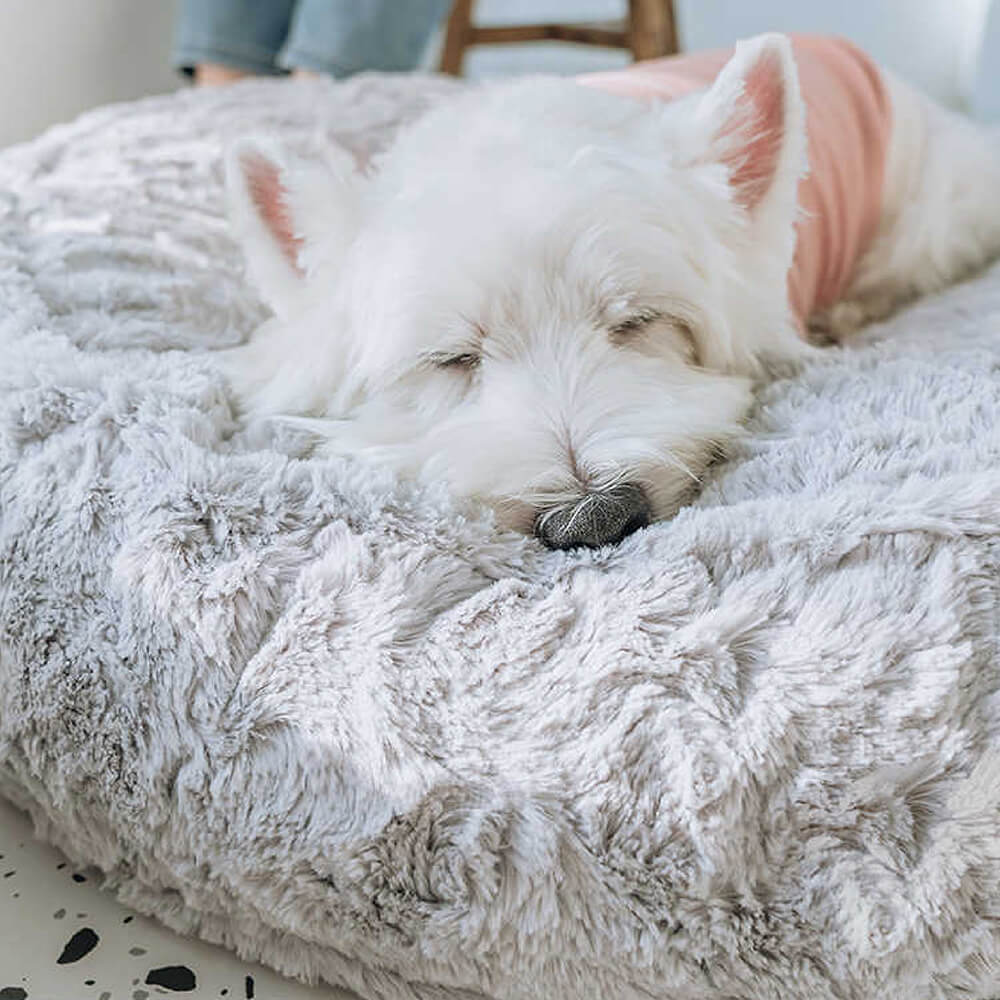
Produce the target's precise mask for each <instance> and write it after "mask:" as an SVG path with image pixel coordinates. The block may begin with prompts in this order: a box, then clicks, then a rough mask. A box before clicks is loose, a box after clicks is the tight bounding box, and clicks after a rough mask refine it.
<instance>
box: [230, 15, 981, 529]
mask: <svg viewBox="0 0 1000 1000" xmlns="http://www.w3.org/2000/svg"><path fill="white" fill-rule="evenodd" d="M227 185H228V192H229V202H230V214H231V219H232V224H233V227H234V229H235V232H236V233H237V234H238V236H239V238H240V239H241V240H242V242H243V246H244V250H245V254H246V258H247V261H248V264H249V268H250V272H251V275H252V277H253V279H254V280H255V281H256V283H257V285H258V287H259V289H260V291H261V293H262V295H263V296H264V298H265V299H266V301H267V302H268V303H269V305H270V306H271V307H272V309H273V311H274V314H275V315H274V319H273V320H271V321H269V322H268V323H267V324H265V325H264V326H263V327H262V328H261V329H260V330H259V331H258V332H257V333H256V334H255V335H254V337H253V338H252V339H251V341H250V342H249V343H248V344H247V345H245V346H244V347H241V348H238V349H236V350H235V351H233V352H230V354H229V356H228V358H227V367H228V370H229V373H230V375H231V377H232V380H233V383H234V385H235V387H236V389H237V392H238V394H239V395H240V396H241V398H242V400H243V404H244V405H245V407H246V409H247V410H248V411H249V412H250V413H254V414H273V415H284V416H286V417H299V418H303V419H302V422H304V423H306V424H307V425H308V426H309V427H311V428H312V429H313V430H315V431H316V433H317V434H318V435H319V437H320V439H321V443H322V447H323V448H325V449H326V450H327V451H329V452H332V453H338V454H352V455H360V456H364V457H367V458H370V459H372V460H375V461H378V462H383V463H389V464H390V465H392V466H393V467H394V468H396V469H397V470H399V472H401V473H402V474H404V475H423V476H430V477H435V478H438V479H442V478H443V479H444V480H446V481H447V482H448V484H450V487H451V489H452V490H453V491H454V492H455V493H457V494H459V495H461V496H466V497H472V498H476V499H479V500H481V501H483V502H485V503H487V504H489V505H490V506H492V507H493V508H494V509H495V511H496V513H497V518H498V521H499V523H500V524H502V525H504V526H506V527H510V528H514V529H516V530H520V531H523V532H533V533H535V534H537V536H538V537H539V538H540V539H541V541H542V542H544V543H545V544H546V545H548V546H550V547H554V548H571V547H575V546H598V545H602V544H608V543H614V542H617V541H619V540H620V539H622V538H623V537H625V536H626V535H627V534H629V533H630V532H632V531H634V530H635V529H637V528H639V527H642V526H643V525H645V524H647V523H649V522H651V521H654V520H656V519H660V518H665V517H668V516H670V515H671V514H673V513H674V512H675V511H676V509H677V507H678V506H679V505H680V504H681V503H682V502H683V501H684V499H685V498H686V497H687V496H688V495H689V494H690V490H691V486H692V483H696V482H697V480H698V477H699V475H700V473H701V472H703V470H704V468H705V466H706V465H707V463H708V462H709V461H710V460H711V458H712V457H713V455H716V454H718V452H719V449H720V448H724V446H725V444H726V442H727V441H728V440H730V439H731V438H732V437H733V435H735V434H736V433H738V431H739V427H740V423H741V421H742V420H743V418H744V417H745V415H746V414H747V411H748V409H749V407H750V403H751V387H752V384H753V382H754V380H755V379H756V378H758V377H759V376H760V375H761V373H762V372H763V371H764V370H765V369H766V367H767V366H768V365H769V363H771V362H779V363H785V362H792V363H798V362H800V361H801V360H803V359H804V358H808V357H809V356H811V353H813V352H815V351H816V350H817V348H816V347H815V346H813V343H811V341H815V340H816V337H817V335H819V336H821V337H823V338H826V339H829V338H834V339H837V338H840V337H842V336H843V335H844V334H845V333H847V332H849V331H850V330H852V329H854V328H856V327H857V326H859V325H860V324H862V323H864V322H866V321H869V320H871V319H874V318H879V317H883V316H885V315H887V314H888V313H890V312H891V311H892V310H893V309H894V308H895V307H896V306H897V305H898V304H899V303H901V302H903V301H906V300H907V299H910V298H912V297H913V296H915V295H919V294H922V293H925V292H928V291H932V290H934V289H938V288H941V287H942V286H943V285H945V284H947V283H948V282H951V281H954V280H956V279H957V278H959V277H961V276H963V275H965V274H967V273H969V272H970V271H971V270H973V269H975V268H977V267H979V266H981V265H982V264H983V263H984V262H985V261H986V260H988V259H989V257H990V256H992V255H993V254H994V253H995V252H997V251H998V250H1000V210H997V207H996V206H997V192H998V191H1000V152H998V148H997V146H996V145H995V144H994V142H993V141H992V140H991V139H989V138H988V137H987V135H986V133H985V132H983V131H981V130H978V129H977V128H975V127H974V126H973V125H972V124H971V123H970V122H968V121H966V120H964V119H962V118H961V117H959V116H957V115H955V114H953V113H951V112H949V111H947V110H945V109H943V108H941V107H939V106H937V105H935V104H934V103H932V102H931V101H929V100H928V99H927V98H925V97H923V96H922V95H920V94H918V93H917V92H916V91H914V90H912V89H911V88H910V87H908V86H907V85H906V84H904V83H903V82H902V81H900V80H898V79H897V78H896V77H894V76H893V75H891V74H890V73H889V72H887V71H885V70H882V69H879V68H878V67H877V66H876V65H875V64H874V63H873V62H872V61H871V60H870V59H869V58H868V57H867V56H865V55H864V54H863V53H862V52H860V51H858V50H857V49H856V48H854V47H853V46H852V45H850V44H849V43H847V42H845V41H842V40H838V39H832V38H815V37H791V38H790V37H787V36H784V35H764V36H760V37H757V38H754V39H752V40H750V41H747V42H743V43H741V44H739V45H737V46H736V48H735V51H734V52H726V53H718V52H710V53H704V54H698V55H688V56H681V57H675V58H670V59H663V60H654V61H651V62H647V63H640V64H637V65H636V66H634V67H631V68H629V69H627V70H624V71H621V72H616V73H607V74H595V75H590V76H586V77H580V78H576V79H559V78H531V79H524V80H520V81H515V82H509V83H503V84H499V85H492V86H484V87H478V88H474V89H473V88H470V89H469V90H467V91H465V92H463V93H462V94H461V95H459V96H457V97H453V98H451V99H449V100H446V101H444V102H443V103H441V104H440V105H439V106H437V107H436V108H435V109H433V110H431V111H430V112H429V113H427V114H426V115H425V116H424V117H423V118H421V119H419V120H418V121H417V122H415V123H414V124H413V125H411V126H410V127H409V128H408V129H407V130H405V131H404V132H403V133H402V134H401V135H400V136H399V137H398V139H397V140H396V142H395V143H394V145H393V146H392V147H391V148H390V149H389V150H388V151H387V153H386V154H384V156H383V157H382V158H381V159H380V161H379V162H378V163H377V164H376V169H375V170H374V171H372V172H366V173H361V172H359V171H357V170H356V169H355V165H354V162H353V160H352V159H351V158H350V157H349V156H348V155H347V154H346V153H343V152H338V151H336V150H332V149H331V150H330V151H329V154H328V155H327V156H326V157H325V159H324V161H323V162H301V161H299V162H296V161H294V160H291V159H289V158H288V157H287V156H285V155H284V154H283V153H282V152H281V151H280V150H277V149H273V148H270V147H269V146H268V145H266V144H262V143H260V142H255V141H243V142H241V143H239V144H238V145H237V146H236V147H235V148H234V149H232V150H231V152H230V155H229V158H228V166H227ZM304 418H308V419H304Z"/></svg>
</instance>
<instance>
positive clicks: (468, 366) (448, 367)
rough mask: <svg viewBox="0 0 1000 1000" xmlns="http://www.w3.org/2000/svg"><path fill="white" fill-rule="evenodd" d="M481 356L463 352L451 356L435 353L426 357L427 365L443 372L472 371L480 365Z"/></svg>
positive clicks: (444, 353)
mask: <svg viewBox="0 0 1000 1000" xmlns="http://www.w3.org/2000/svg"><path fill="white" fill-rule="evenodd" d="M482 360H483V357H482V355H481V354H476V353H475V352H473V351H464V352H461V353H455V354H451V353H448V352H446V351H436V352H434V353H433V354H428V355H427V356H426V361H427V363H428V364H430V365H433V366H434V367H435V368H440V369H442V370H445V371H474V370H475V369H476V368H478V367H479V365H480V364H481V363H482Z"/></svg>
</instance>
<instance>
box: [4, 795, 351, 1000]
mask: <svg viewBox="0 0 1000 1000" xmlns="http://www.w3.org/2000/svg"><path fill="white" fill-rule="evenodd" d="M157 996H178V997H180V996H191V997H197V998H199V1000H201V998H208V997H226V998H227V1000H251V998H252V1000H357V998H356V997H354V996H353V994H349V993H344V992H342V991H338V990H329V989H308V988H307V987H304V986H301V985H300V984H298V983H293V982H289V981H288V980H286V979H282V978H281V977H280V976H278V975H276V974H275V973H273V972H269V971H267V970H265V969H262V968H261V967H260V966H256V965H248V964H247V963H245V962H241V961H239V960H238V959H237V958H236V957H235V956H233V955H231V954H230V953H229V952H227V951H223V950H222V949H219V948H213V947H211V946H209V945H205V944H202V943H201V942H199V941H192V940H190V939H188V938H181V937H178V936H177V935H176V934H173V933H172V932H170V931H168V930H167V929H166V928H164V927H161V926H159V925H158V924H157V923H156V922H155V921H153V920H147V919H146V918H145V917H140V916H139V915H137V914H135V913H132V912H131V911H130V910H128V909H126V908H125V907H123V906H121V905H120V904H119V903H117V902H116V901H115V899H114V898H113V897H112V896H110V895H109V894H108V893H105V892H101V891H100V889H99V888H98V887H97V884H96V882H95V879H94V873H92V872H88V871H82V872H81V871H74V870H72V869H71V868H70V867H69V866H68V865H67V863H66V861H65V859H64V858H63V857H62V855H60V854H59V853H58V852H57V851H54V850H53V849H52V848H51V847H48V846H46V845H44V844H41V843H39V842H38V841H36V840H35V839H34V838H33V836H32V833H31V825H30V823H29V821H28V819H27V817H26V816H24V814H23V813H20V812H18V810H16V809H14V808H13V807H12V806H10V805H8V804H7V803H6V802H4V801H3V800H0V1000H151V998H153V997H157Z"/></svg>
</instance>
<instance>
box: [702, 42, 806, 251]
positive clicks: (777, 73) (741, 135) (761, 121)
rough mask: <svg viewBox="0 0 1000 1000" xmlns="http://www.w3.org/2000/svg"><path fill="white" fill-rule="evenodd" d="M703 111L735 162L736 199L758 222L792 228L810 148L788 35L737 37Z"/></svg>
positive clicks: (731, 165)
mask: <svg viewBox="0 0 1000 1000" xmlns="http://www.w3.org/2000/svg"><path fill="white" fill-rule="evenodd" d="M697 114H698V117H699V118H700V119H701V121H702V123H703V124H705V125H706V126H707V127H708V129H709V143H710V148H711V150H712V155H713V157H714V158H715V159H717V160H719V161H721V162H722V163H723V164H724V165H725V166H726V168H727V169H728V172H729V183H730V185H731V187H732V190H733V199H734V201H736V202H737V204H739V205H741V206H742V207H743V208H745V209H746V210H747V212H748V213H749V215H750V216H751V218H752V219H753V220H754V222H755V223H756V224H759V225H762V226H765V227H772V226H773V227H775V228H776V229H781V230H784V229H790V228H791V227H792V226H793V224H794V221H795V212H796V205H797V195H798V184H799V180H800V178H801V177H802V176H803V174H804V173H805V170H806V166H807V153H806V129H805V108H804V105H803V102H802V95H801V92H800V89H799V80H798V73H797V71H796V68H795V57H794V55H793V53H792V44H791V41H790V40H789V39H788V37H787V36H786V35H778V34H767V35H758V36H757V37H756V38H752V39H750V40H749V41H745V42H740V43H739V44H737V46H736V51H735V52H734V54H733V56H732V58H731V59H730V60H729V62H728V63H726V65H725V66H724V67H723V68H722V71H721V72H720V73H719V76H718V77H717V79H716V81H715V83H714V84H713V85H712V87H711V88H710V89H709V90H708V91H707V92H706V93H705V95H704V96H703V97H702V99H701V102H700V104H699V106H698V110H697ZM775 235H776V234H775Z"/></svg>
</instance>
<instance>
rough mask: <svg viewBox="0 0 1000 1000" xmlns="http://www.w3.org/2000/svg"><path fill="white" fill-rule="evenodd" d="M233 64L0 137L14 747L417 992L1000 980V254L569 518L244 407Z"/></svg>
mask: <svg viewBox="0 0 1000 1000" xmlns="http://www.w3.org/2000/svg"><path fill="white" fill-rule="evenodd" d="M448 86H449V84H446V83H444V82H441V81H430V80H421V79H414V80H411V79H407V78H395V79H392V78H378V77H375V78H362V79H358V80H355V81H353V82H351V83H349V84H345V85H340V86H334V85H331V84H328V83H322V82H319V83H276V82H264V83H250V84H245V85H241V86H238V87H235V88H233V89H231V90H228V91H216V92H204V93H184V94H180V95H177V96H172V97H165V98H160V99H154V100H150V101H145V102H141V103H138V104H132V105H125V106H121V107H116V108H109V109H104V110H101V111H98V112H95V113H93V114H90V115H87V116H85V117H84V118H82V119H80V120H79V121H78V122H76V123H74V124H72V125H69V126H66V127H63V128H58V129H56V130H54V131H52V132H50V133H49V134H48V135H46V136H44V137H42V138H41V139H39V140H37V141H36V142H34V143H31V144H29V145H27V146H24V147H21V148H18V149H14V150H10V151H7V152H5V153H3V154H2V155H0V295H2V298H0V302H2V313H0V387H2V388H0V393H2V394H0V790H2V791H3V793H4V794H5V795H7V796H8V797H10V798H11V799H13V800H14V801H15V802H17V803H19V804H20V805H22V806H24V807H26V808H27V809H29V810H30V811H31V813H32V815H33V817H34V819H35V822H36V825H37V828H38V830H39V831H40V833H41V834H42V836H44V837H47V838H48V839H50V840H51V841H53V842H54V843H56V844H57V845H59V846H60V847H61V848H62V849H63V850H64V851H65V852H66V853H67V854H68V855H69V856H70V857H71V858H72V859H73V860H74V862H76V863H78V864H93V865H95V866H97V867H98V868H99V869H101V870H102V871H103V872H104V874H105V882H106V885H107V886H108V887H109V888H111V889H112V890H114V891H116V892H117V893H118V894H119V896H120V897H121V898H122V899H123V900H124V901H125V902H127V903H129V904H131V905H132V906H134V907H136V908H138V909H140V910H142V911H144V912H147V913H150V914H155V915H156V916H157V917H158V918H159V919H160V920H162V921H163V922H165V923H166V924H168V925H170V926H171V927H174V928H178V929H180V930H182V931H186V932H190V933H192V934H196V935H200V936H201V937H204V938H206V939H209V940H211V941H217V942H222V943H224V944H226V945H228V946H229V947H231V948H234V949H236V950H237V951H238V952H239V953H240V954H241V955H244V956H247V957H250V958H259V959H260V960H262V961H264V962H266V963H269V964H271V965H273V966H275V967H276V968H278V969H280V970H282V971H285V972H288V973H293V974H295V975H298V976H301V977H303V978H306V979H312V980H318V979H323V980H327V981H329V982H331V983H336V984H343V985H346V986H349V987H350V988H353V989H354V990H356V991H357V992H358V993H360V994H361V995H362V996H364V997H369V998H386V1000H402V998H421V1000H432V998H435V1000H445V998H452V1000H454V998H458V997H473V996H482V995H487V996H492V997H497V998H500V997H502V998H511V1000H515V998H516V1000H528V998H557V997H558V998H568V997H574V998H575V997H581V998H588V1000H589V998H592V997H615V998H617V1000H630V998H633V1000H638V998H644V1000H648V998H649V997H661V998H667V997H669V998H671V1000H688V998H691V1000H694V998H709V997H719V998H721V997H728V998H735V997H739V998H753V1000H758V998H760V1000H763V998H775V1000H777V998H781V1000H824V998H830V1000H834V998H836V1000H848V998H859V1000H860V998H864V1000H888V998H890V997H891V998H902V997H906V998H907V1000H932V998H934V1000H938V998H942V1000H943V998H958V997H964V998H968V997H988V996H990V995H992V994H993V993H995V992H1000V989H998V983H1000V931H998V927H1000V924H998V921H997V917H998V916H1000V756H998V755H997V753H996V748H997V746H998V729H1000V699H998V687H1000V685H998V681H1000V670H998V658H997V649H996V640H997V632H998V617H997V616H998V612H997V608H998V603H997V598H998V592H997V591H998V582H997V581H998V573H997V570H998V543H997V534H998V528H1000V433H998V430H997V414H998V412H1000V271H997V270H994V271H992V272H991V273H990V274H987V275H986V276H984V277H982V278H980V279H978V280H976V281H974V282H971V283H969V284H967V285H965V286H963V287H960V288H956V289H953V290H951V291H949V292H948V293H946V294H945V295H943V296H941V297H939V298H936V299H934V300H930V301H927V302H924V303H921V304H919V305H917V306H916V307H915V308H913V309H911V310H909V311H908V312H906V313H905V314H903V315H901V316H900V317H898V318H897V319H896V320H894V321H893V322H891V323H889V324H887V325H885V326H883V327H880V328H877V329H874V330H871V331H869V332H868V333H867V334H866V335H865V336H863V337H862V338H860V339H859V340H858V341H857V343H856V344H855V345H854V346H852V347H851V348H849V349H846V350H831V351H830V353H829V354H828V355H827V356H826V357H825V358H824V359H823V360H822V361H821V362H820V363H819V364H817V365H815V366H814V367H812V368H810V369H809V370H808V371H806V372H804V373H803V374H801V375H799V376H797V377H794V378H783V379H777V380H775V381H774V382H773V383H772V384H771V385H769V386H767V387H766V388H763V389H762V390H761V393H760V397H759V406H758V408H757V410H756V411H755V413H754V415H753V418H752V421H751V427H750V432H749V434H748V436H747V437H746V439H745V440H744V441H743V442H742V443H741V444H740V445H739V447H738V449H737V451H736V452H735V453H734V454H733V456H732V457H731V459H730V460H729V461H728V462H726V463H724V464H721V465H719V466H718V467H717V468H715V469H714V470H713V471H712V474H711V476H710V478H709V481H708V482H707V483H706V486H705V489H704V491H703V493H702V494H701V496H700V497H699V498H698V500H697V501H696V502H695V503H694V504H693V505H692V506H690V507H689V508H687V509H685V510H684V511H682V513H681V514H680V515H679V516H678V517H677V518H676V519H675V520H673V521H672V522H670V523H667V524H660V525H656V526H654V527H652V528H651V529H649V530H646V531H642V532H640V533H638V534H636V535H634V536H632V537H631V538H629V539H628V540H627V541H626V542H625V543H624V544H622V545H621V546H619V547H618V548H616V549H613V550H607V551H600V552H596V553H575V554H565V553H550V552H544V551H542V550H541V549H540V548H539V547H538V546H537V545H535V543H534V542H532V541H529V540H524V539H520V538H516V537H513V536H509V535H503V534H500V533H498V532H497V531H495V530H494V528H493V527H492V525H491V523H490V521H489V519H488V517H486V516H485V515H482V516H480V515H476V514H474V513H473V514H470V513H468V512H464V513H463V512H462V511H459V510H455V509H452V508H451V507H450V506H449V502H448V500H447V498H446V497H445V496H444V495H441V494H439V493H436V492H434V491H433V490H420V489H417V488H414V487H412V486H407V485H405V484H399V483H396V482H394V481H393V480H392V479H391V478H390V477H389V476H388V475H387V474H384V473H381V472H377V471H373V470H370V469H365V468H362V467H360V466H357V465H354V464H351V463H349V462H346V461H335V460H323V461H320V460H316V459H312V458H310V457H309V455H308V452H307V442H306V441H305V440H303V439H302V438H300V437H298V436H296V435H295V434H294V433H292V432H290V431H285V432H280V433H279V432H278V431H276V430H269V429H268V428H266V427H263V428H261V427H258V428H255V429H254V430H253V431H246V430H243V429H241V428H240V427H238V425H237V424H236V422H235V421H234V418H233V412H232V408H231V402H232V401H231V399H230V397H229V394H228V392H227V388H226V386H225V384H224V382H223V380H222V378H221V376H220V375H219V373H218V371H217V369H216V367H215V366H214V365H213V363H212V351H213V349H216V348H219V347H222V346H227V345H231V344H233V343H235V342H236V341H238V340H239V339H240V338H242V337H243V336H245V335H246V334H247V333H248V332H249V331H250V329H251V328H252V327H253V326H254V325H255V323H257V322H258V321H259V320H260V318H261V316H262V308H261V306H260V304H259V303H258V302H257V301H256V299H255V298H254V296H253V294H252V293H251V292H250V291H249V290H248V289H247V288H246V287H245V286H244V284H243V283H242V281H241V277H240V274H241V265H240V261H239V258H238V254H237V251H236V249H235V247H234V246H233V244H232V243H231V241H230V239H229V237H228V234H227V231H226V226H225V223H224V221H223V220H222V218H221V215H220V205H221V197H220V170H219V152H220V144H221V142H223V141H224V140H225V139H227V138H230V137H233V136H235V135H238V134H243V133H245V132H248V131H257V130H260V129H264V130H267V131H270V132H272V133H275V134H277V135H278V136H280V137H284V138H285V139H286V140H287V141H290V142H291V143H293V144H295V145H300V146H308V145H309V144H310V143H312V142H313V141H315V139H316V138H317V136H318V135H325V136H326V137H330V138H333V139H334V140H335V141H340V142H343V143H345V144H346V145H349V146H350V147H351V148H353V149H355V150H357V151H358V152H359V155H367V154H369V153H370V152H371V151H372V150H375V149H377V148H378V147H379V146H380V145H381V144H383V143H384V142H386V141H387V139H388V137H389V135H390V134H391V132H392V128H393V127H394V126H395V124H397V123H398V121H399V120H400V119H401V118H403V117H406V116H408V115H411V114H415V113H417V111H418V110H419V108H420V107H421V106H422V104H423V103H424V102H425V101H426V100H428V99H433V98H434V97H435V96H437V95H440V94H441V93H442V92H443V91H445V90H447V88H448Z"/></svg>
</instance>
